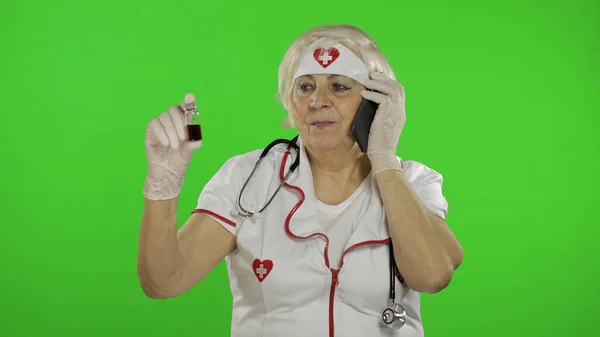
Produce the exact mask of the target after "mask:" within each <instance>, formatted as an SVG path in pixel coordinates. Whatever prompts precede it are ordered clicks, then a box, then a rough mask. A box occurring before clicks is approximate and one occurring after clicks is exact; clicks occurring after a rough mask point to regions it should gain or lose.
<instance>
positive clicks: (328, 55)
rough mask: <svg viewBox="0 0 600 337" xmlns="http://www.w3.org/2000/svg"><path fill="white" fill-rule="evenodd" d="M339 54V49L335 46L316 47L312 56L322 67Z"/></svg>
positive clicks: (326, 65) (335, 58)
mask: <svg viewBox="0 0 600 337" xmlns="http://www.w3.org/2000/svg"><path fill="white" fill-rule="evenodd" d="M339 56H340V51H339V50H337V49H336V48H329V49H323V48H318V49H315V51H314V52H313V57H314V58H315V60H316V61H317V62H318V63H319V64H320V65H321V67H323V68H327V67H329V66H330V65H331V64H332V63H333V62H335V60H337V58H338V57H339Z"/></svg>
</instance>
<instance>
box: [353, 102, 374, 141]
mask: <svg viewBox="0 0 600 337" xmlns="http://www.w3.org/2000/svg"><path fill="white" fill-rule="evenodd" d="M378 107H379V104H377V103H375V102H373V101H370V100H368V99H366V98H363V99H362V101H361V102H360V105H359V106H358V109H357V110H356V114H355V115H354V119H353V120H352V124H351V125H350V132H351V133H352V136H353V137H354V139H355V140H356V143H357V144H358V147H359V148H360V150H361V151H362V152H363V153H364V152H367V146H368V145H369V132H370V130H371V124H372V123H373V118H375V112H376V111H377V108H378Z"/></svg>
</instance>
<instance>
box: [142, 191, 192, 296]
mask: <svg viewBox="0 0 600 337" xmlns="http://www.w3.org/2000/svg"><path fill="white" fill-rule="evenodd" d="M177 203H178V200H177V198H175V199H171V200H149V199H145V201H144V211H143V216H142V225H141V230H140V237H139V252H138V277H139V280H140V284H141V287H142V289H143V290H144V292H145V293H146V295H148V296H149V297H152V298H166V297H169V294H170V293H171V292H173V291H174V289H173V288H174V287H176V285H177V284H179V283H180V280H181V278H182V265H183V263H182V261H183V258H182V254H181V252H180V251H179V248H178V244H177Z"/></svg>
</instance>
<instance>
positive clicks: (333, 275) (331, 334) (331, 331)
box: [329, 268, 340, 337]
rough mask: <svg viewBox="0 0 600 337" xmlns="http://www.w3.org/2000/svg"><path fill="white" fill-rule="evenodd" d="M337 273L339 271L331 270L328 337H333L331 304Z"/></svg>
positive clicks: (336, 282)
mask: <svg viewBox="0 0 600 337" xmlns="http://www.w3.org/2000/svg"><path fill="white" fill-rule="evenodd" d="M339 273H340V270H339V269H335V268H331V291H330V292H329V337H334V322H333V302H334V295H335V287H337V285H338V283H339V280H338V274H339Z"/></svg>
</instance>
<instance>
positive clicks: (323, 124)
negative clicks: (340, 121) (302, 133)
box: [311, 121, 335, 129]
mask: <svg viewBox="0 0 600 337" xmlns="http://www.w3.org/2000/svg"><path fill="white" fill-rule="evenodd" d="M333 124H335V122H331V121H316V122H313V123H312V124H311V125H312V126H314V127H316V128H318V129H324V128H326V127H328V126H330V125H333Z"/></svg>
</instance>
